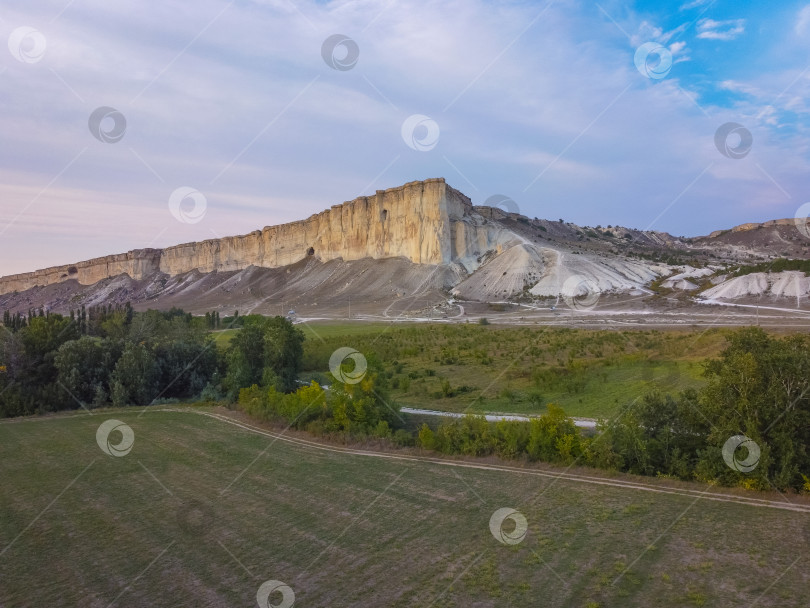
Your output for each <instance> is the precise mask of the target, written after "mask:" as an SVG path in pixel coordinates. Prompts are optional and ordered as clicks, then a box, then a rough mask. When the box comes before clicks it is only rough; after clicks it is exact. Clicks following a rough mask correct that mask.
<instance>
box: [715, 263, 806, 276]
mask: <svg viewBox="0 0 810 608" xmlns="http://www.w3.org/2000/svg"><path fill="white" fill-rule="evenodd" d="M785 270H800V271H801V272H803V273H804V274H805V276H808V275H810V260H791V259H787V258H777V259H775V260H771V261H770V262H760V263H759V264H751V265H748V266H740V267H739V268H737V270H735V271H734V272H733V273H732V275H731V276H734V277H742V276H745V275H747V274H751V273H754V272H783V271H785Z"/></svg>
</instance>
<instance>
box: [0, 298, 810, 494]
mask: <svg viewBox="0 0 810 608" xmlns="http://www.w3.org/2000/svg"><path fill="white" fill-rule="evenodd" d="M83 316H84V315H82V316H80V317H78V320H76V319H74V320H68V319H66V318H63V317H61V316H59V315H44V316H36V315H35V316H32V317H30V318H27V319H26V321H25V323H23V324H21V326H20V327H19V328H18V329H16V331H6V332H5V333H4V334H2V339H0V408H2V409H0V412H2V413H3V414H4V415H7V416H8V415H19V414H26V413H32V412H43V411H55V410H58V409H75V408H76V407H77V406H79V407H83V408H85V409H88V410H90V408H94V407H95V408H98V407H103V406H105V405H108V404H110V403H112V404H113V405H129V404H136V405H147V404H156V403H161V402H166V400H172V401H176V400H178V399H203V400H209V401H210V400H222V399H224V400H227V401H228V402H231V403H233V402H238V404H239V407H240V408H241V409H242V410H244V411H245V412H246V413H248V414H249V415H251V416H253V417H255V418H257V419H260V420H264V421H272V422H278V423H283V424H284V425H286V426H287V427H293V428H296V429H303V430H307V431H309V432H311V433H314V434H317V435H322V436H327V437H332V438H337V439H339V440H341V441H343V440H350V441H355V440H361V441H365V440H367V439H368V438H370V437H373V438H377V439H386V440H392V441H394V442H395V443H396V444H398V445H414V444H415V445H418V446H420V447H423V448H425V449H430V450H435V451H438V452H441V453H444V454H453V455H455V454H461V455H467V456H488V455H497V456H500V457H502V458H508V459H525V460H529V461H543V462H559V463H566V464H573V463H578V464H587V465H590V466H594V467H598V468H603V469H609V470H616V471H626V472H630V473H636V474H642V475H652V476H656V475H658V476H660V475H663V476H667V477H674V478H680V479H684V480H700V481H705V482H708V483H713V484H723V485H738V486H743V487H746V488H755V489H763V490H764V489H768V488H769V487H773V488H778V489H780V490H786V491H803V490H807V489H808V488H809V487H810V481H808V479H810V450H808V445H810V430H808V429H810V399H808V398H807V394H808V393H810V381H808V380H807V378H808V375H810V337H808V336H790V337H787V338H783V339H777V338H773V337H770V336H768V335H767V334H765V333H764V332H763V331H761V330H758V329H748V330H742V331H737V332H728V331H726V332H720V331H709V332H703V333H701V334H697V335H694V334H689V333H677V332H669V333H662V332H638V331H637V332H610V331H585V330H570V329H549V328H537V329H517V328H496V327H492V326H480V325H434V326H425V325H419V326H414V325H411V326H406V327H393V328H384V329H383V330H381V331H371V330H370V329H369V328H368V327H366V328H363V330H362V331H358V332H356V333H355V334H354V335H353V336H352V337H351V343H352V346H353V348H356V349H357V350H359V351H360V352H361V353H362V354H363V356H364V359H365V360H366V361H367V362H368V369H367V371H366V372H365V374H364V375H362V376H361V377H359V378H357V383H356V384H353V383H348V384H344V383H343V382H340V381H338V380H337V379H336V378H333V377H332V375H331V374H327V373H326V371H325V370H326V369H328V368H329V358H330V356H331V355H332V353H333V352H335V351H336V350H337V349H338V348H340V347H342V346H345V345H346V342H347V336H346V335H344V333H345V332H343V333H342V332H339V331H336V330H335V329H334V328H332V329H329V328H321V329H322V330H323V331H318V330H317V329H315V328H309V332H310V333H312V334H313V335H316V336H317V339H310V340H305V334H304V332H303V331H301V330H300V329H299V328H297V327H294V326H293V325H292V324H291V323H290V322H289V321H288V320H286V319H283V318H281V317H274V318H265V317H262V316H259V315H248V316H244V317H237V316H236V315H234V317H233V318H231V319H229V321H231V322H235V321H236V319H237V318H238V319H239V325H240V326H241V328H240V329H238V330H236V331H234V332H233V334H232V335H231V336H230V338H231V339H230V342H229V344H228V346H227V347H225V348H223V349H219V348H217V347H216V346H215V343H214V339H213V338H212V336H211V333H210V329H211V327H212V325H213V326H214V327H215V326H216V321H215V319H216V317H213V316H210V315H209V316H208V317H206V318H202V317H199V318H196V319H194V318H192V317H191V316H190V315H187V314H186V313H184V312H183V311H180V310H172V311H168V312H158V311H147V312H145V313H133V312H132V311H131V309H128V308H122V309H121V310H108V311H105V312H104V314H103V315H93V314H91V315H89V316H88V320H87V321H84V320H83ZM91 319H92V322H91V321H90V320H91ZM354 327H357V326H354ZM80 333H81V334H84V335H77V334H80ZM722 341H726V342H727V346H726V348H725V349H724V350H722V352H720V357H719V358H717V359H713V360H708V361H705V359H706V357H705V355H706V354H707V353H712V354H713V353H717V352H718V350H719V348H720V345H721V343H722ZM701 353H703V354H704V356H703V357H702V359H704V361H702V362H701V361H699V360H696V358H697V357H698V355H700V354H701ZM653 355H655V357H656V358H655V359H653V358H652V357H653ZM344 365H351V364H347V363H346V362H344ZM656 370H657V371H656ZM350 371H351V370H349V369H344V372H346V373H348V372H350ZM699 374H700V375H702V376H703V377H702V378H700V379H699V380H698V375H699ZM302 377H308V380H309V385H308V386H304V387H299V385H300V384H301V383H303V382H302V380H301V378H302ZM621 379H623V380H624V382H621V381H620V380H621ZM326 384H328V385H330V386H329V390H324V388H322V386H325V385H326ZM296 389H297V390H296ZM611 396H613V401H612V402H611V401H610V397H611ZM585 397H587V398H589V401H590V400H591V399H592V401H590V403H591V404H592V405H593V407H594V411H593V413H594V414H595V415H596V416H598V417H599V418H600V419H603V420H606V422H603V423H601V426H599V427H598V430H597V433H596V434H595V435H593V436H588V435H583V434H582V433H581V432H580V431H579V429H577V428H576V426H575V424H574V421H573V419H571V418H570V417H569V414H570V413H571V412H570V411H567V410H566V408H565V407H562V406H564V405H566V403H565V401H566V399H567V400H569V401H573V400H574V399H576V400H577V401H576V402H575V403H579V404H582V405H584V402H583V398H585ZM431 401H432V403H436V404H438V408H439V409H446V410H453V409H455V410H457V411H465V412H467V413H468V415H467V416H465V417H463V418H452V419H447V418H444V419H442V418H439V419H437V420H435V421H433V422H432V424H431V425H427V424H425V425H422V426H421V427H418V428H417V427H416V426H415V425H414V423H413V421H409V420H407V419H406V418H405V417H403V416H402V415H401V414H400V407H401V405H402V404H410V403H412V404H413V405H416V406H418V407H425V406H426V405H427V403H428V402H431ZM555 401H557V403H555ZM487 409H489V410H492V409H502V410H507V411H509V410H511V411H520V410H521V409H523V410H524V411H531V412H533V413H538V414H539V413H542V414H543V416H541V417H539V418H535V419H532V420H531V421H504V422H498V423H489V422H487V421H485V420H484V419H483V418H480V417H476V416H475V415H474V414H475V413H476V411H481V410H487ZM574 410H575V411H577V413H579V412H581V411H583V408H579V410H577V408H576V407H575V408H574ZM437 423H438V424H437ZM735 435H739V436H743V435H744V436H745V437H747V438H748V439H749V440H750V441H753V442H755V443H756V444H757V445H758V446H759V447H761V458H760V459H759V461H758V462H757V463H756V466H755V470H753V471H746V472H739V471H736V470H734V469H733V468H732V467H731V466H730V465H728V464H727V462H728V461H727V460H725V461H724V458H723V453H722V452H721V448H723V446H724V444H725V442H726V441H727V440H728V439H729V438H730V437H732V436H735Z"/></svg>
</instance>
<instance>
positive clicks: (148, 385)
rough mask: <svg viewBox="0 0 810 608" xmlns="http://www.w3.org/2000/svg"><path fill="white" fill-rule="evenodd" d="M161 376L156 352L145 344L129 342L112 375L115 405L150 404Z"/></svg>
mask: <svg viewBox="0 0 810 608" xmlns="http://www.w3.org/2000/svg"><path fill="white" fill-rule="evenodd" d="M159 378H160V370H159V368H158V365H157V360H156V358H155V355H154V353H153V352H152V351H151V350H150V349H149V348H147V347H146V346H145V345H143V344H132V343H129V344H127V345H126V346H125V347H124V352H123V353H122V354H121V358H120V359H118V362H117V363H116V365H115V370H114V371H113V374H112V377H111V383H112V386H113V389H112V400H113V405H115V406H122V405H147V404H149V403H150V402H151V401H152V400H153V399H154V398H155V397H156V395H157V392H158V388H157V387H158V381H159Z"/></svg>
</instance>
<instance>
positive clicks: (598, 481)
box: [149, 408, 810, 514]
mask: <svg viewBox="0 0 810 608" xmlns="http://www.w3.org/2000/svg"><path fill="white" fill-rule="evenodd" d="M149 411H150V412H172V413H184V414H196V415H200V416H207V417H209V418H214V419H216V420H219V421H220V422H224V423H226V424H230V425H233V426H236V427H239V428H241V429H244V430H246V431H249V432H252V433H256V434H259V435H264V436H265V437H272V438H273V439H274V440H277V441H284V442H286V443H291V444H295V445H298V446H300V447H304V448H307V449H313V450H322V451H326V452H338V453H342V454H347V455H351V456H365V457H371V458H385V459H389V460H402V461H410V462H424V463H428V464H434V465H440V466H450V467H460V468H466V469H481V470H488V471H502V472H505V473H516V474H520V475H532V476H536V477H545V478H549V479H554V480H561V481H568V482H571V483H587V484H594V485H602V486H611V487H616V488H625V489H628V490H638V491H642V492H654V493H658V494H676V495H678V496H687V497H692V498H700V499H704V500H714V501H718V502H727V503H737V504H742V505H748V506H752V507H766V508H771V509H783V510H787V511H796V512H799V513H808V514H810V503H804V504H802V503H796V502H790V500H789V499H788V498H787V497H783V500H782V501H776V500H767V499H762V498H755V497H748V496H735V495H733V494H723V493H719V492H710V491H704V490H691V489H687V488H676V487H671V486H665V485H658V484H651V483H641V482H635V481H629V480H622V479H611V478H608V477H597V476H591V475H583V474H579V473H570V472H568V470H567V469H566V470H563V471H560V472H549V471H542V470H538V469H530V468H521V467H515V466H507V465H493V464H486V463H475V462H465V461H457V460H448V459H442V458H431V457H427V456H414V455H407V454H388V453H384V452H374V451H370V450H360V449H354V448H342V447H337V446H331V445H327V444H324V443H319V442H316V441H308V440H305V439H299V438H295V437H289V436H285V435H284V433H276V432H272V431H268V430H266V429H262V428H260V427H258V426H255V425H253V424H249V423H246V422H243V421H240V420H236V419H234V418H231V417H229V416H225V415H222V414H216V413H210V412H200V411H196V410H191V409H181V408H161V409H150V410H149ZM791 498H792V499H793V500H795V499H796V497H791Z"/></svg>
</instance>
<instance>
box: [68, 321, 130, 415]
mask: <svg viewBox="0 0 810 608" xmlns="http://www.w3.org/2000/svg"><path fill="white" fill-rule="evenodd" d="M120 355H121V346H120V344H119V343H116V342H114V341H112V340H107V339H101V338H95V337H92V336H82V337H81V338H79V339H78V340H71V341H70V342H65V343H64V344H63V345H62V346H61V347H59V350H58V351H57V352H56V355H55V357H54V365H55V366H56V370H57V373H58V378H57V379H58V382H59V383H60V384H61V385H62V387H63V388H64V389H65V390H67V391H69V392H70V395H71V397H72V398H73V399H77V400H78V401H80V402H81V403H82V404H86V403H95V402H101V403H103V402H104V401H106V395H107V394H108V393H109V391H110V377H111V376H112V373H113V371H114V369H115V366H116V363H117V361H118V358H119V357H120Z"/></svg>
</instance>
